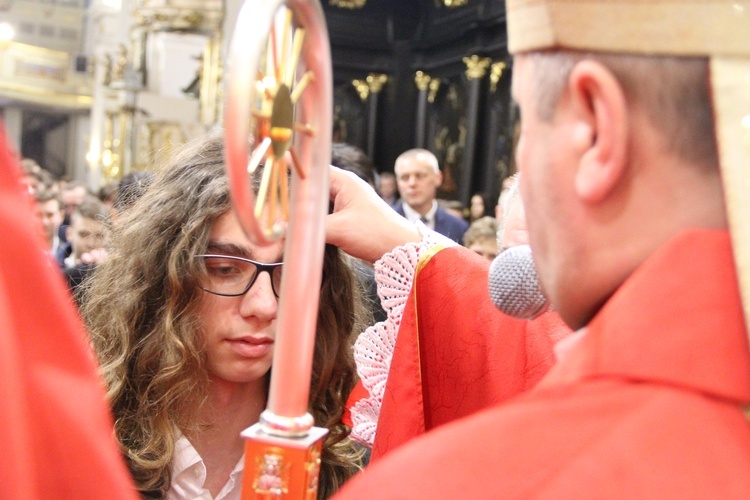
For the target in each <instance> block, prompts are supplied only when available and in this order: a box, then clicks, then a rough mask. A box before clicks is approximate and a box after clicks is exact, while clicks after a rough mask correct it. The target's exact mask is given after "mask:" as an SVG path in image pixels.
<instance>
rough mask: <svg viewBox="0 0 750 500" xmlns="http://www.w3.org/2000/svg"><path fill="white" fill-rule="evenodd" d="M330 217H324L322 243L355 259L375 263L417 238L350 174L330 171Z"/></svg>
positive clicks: (410, 225)
mask: <svg viewBox="0 0 750 500" xmlns="http://www.w3.org/2000/svg"><path fill="white" fill-rule="evenodd" d="M330 184H331V187H330V196H331V201H332V202H333V213H332V214H330V215H328V216H327V217H326V241H327V242H328V243H331V244H332V245H336V246H338V247H339V248H341V249H342V250H343V251H345V252H346V253H348V254H349V255H352V256H354V257H357V258H359V259H362V260H365V261H368V262H375V261H376V260H378V259H379V258H381V257H382V256H383V255H384V254H385V253H386V252H389V251H391V250H393V249H394V248H396V247H397V246H399V245H403V244H405V243H408V242H410V241H419V240H420V239H421V236H420V235H419V232H418V231H417V230H416V227H414V226H413V225H412V224H410V223H409V222H408V221H407V220H406V219H404V218H403V217H401V216H400V215H398V214H397V213H396V212H394V211H393V209H391V207H389V206H388V205H387V204H386V203H385V202H384V201H383V200H382V199H380V197H379V196H378V195H377V193H376V192H375V191H374V190H373V189H372V187H371V186H370V185H369V184H367V183H366V182H364V181H363V180H362V179H360V178H359V177H357V176H356V175H354V174H353V173H351V172H347V171H344V170H341V169H338V168H335V167H331V171H330Z"/></svg>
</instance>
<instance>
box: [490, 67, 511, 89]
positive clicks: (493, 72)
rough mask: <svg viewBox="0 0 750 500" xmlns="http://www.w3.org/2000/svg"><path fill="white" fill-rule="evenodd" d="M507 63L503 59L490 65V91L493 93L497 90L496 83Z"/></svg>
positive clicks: (498, 81)
mask: <svg viewBox="0 0 750 500" xmlns="http://www.w3.org/2000/svg"><path fill="white" fill-rule="evenodd" d="M507 67H508V65H507V64H506V63H505V62H504V61H500V62H496V63H492V66H491V67H490V91H491V92H492V93H493V94H494V93H495V92H496V91H497V84H498V83H500V79H501V78H502V77H503V72H504V71H505V68H507Z"/></svg>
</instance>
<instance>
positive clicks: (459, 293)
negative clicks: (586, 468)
mask: <svg viewBox="0 0 750 500" xmlns="http://www.w3.org/2000/svg"><path fill="white" fill-rule="evenodd" d="M488 273H489V262H488V261H487V260H486V259H484V258H482V257H480V256H479V255H477V254H475V253H474V252H471V251H469V250H467V249H466V248H463V247H451V248H447V249H444V250H441V251H439V252H437V253H436V254H435V255H434V256H433V257H432V258H431V259H430V260H429V262H427V263H426V265H423V267H422V268H421V269H420V270H419V271H418V273H417V276H416V277H415V280H414V286H413V288H412V291H411V293H410V295H409V298H408V301H407V303H406V307H405V310H404V316H403V320H402V323H401V328H400V330H399V333H398V338H397V340H396V347H395V350H394V354H393V360H392V362H391V369H390V371H389V374H388V382H387V384H386V389H385V394H384V397H383V405H382V408H381V411H380V417H379V420H378V429H377V433H376V435H375V443H374V446H373V454H372V460H373V461H377V460H378V459H379V458H380V457H382V456H383V455H385V454H386V453H388V452H389V451H391V450H393V449H394V448H396V447H398V446H400V445H402V444H404V443H405V442H407V441H409V440H410V439H413V438H414V437H417V436H419V435H420V434H423V433H424V432H426V431H429V430H431V429H433V428H435V427H438V426H440V425H443V424H446V423H448V422H451V421H453V420H456V419H459V418H462V417H465V416H467V415H470V414H472V413H475V412H477V411H479V410H482V409H485V408H487V407H489V406H492V405H495V404H497V403H499V402H501V401H505V400H507V399H508V398H510V397H513V396H515V395H517V394H519V393H521V392H523V391H525V390H527V389H530V388H531V387H533V386H534V385H535V384H536V383H537V382H538V381H539V380H540V379H541V378H542V376H543V375H544V374H545V373H546V372H547V371H548V370H549V368H550V367H551V366H552V364H553V363H554V354H553V351H552V346H553V340H552V339H557V338H559V337H561V336H564V335H566V334H567V333H568V332H569V331H570V330H569V329H568V327H567V326H565V325H564V324H563V323H562V320H561V319H560V318H559V316H558V315H557V314H556V313H547V314H544V315H542V316H540V317H539V318H538V319H536V320H534V321H524V320H518V319H514V318H511V317H509V316H506V315H504V314H503V313H501V312H500V311H498V310H497V308H495V306H494V305H493V304H492V301H491V299H490V296H489V291H488V288H487V287H488V285H487V279H488Z"/></svg>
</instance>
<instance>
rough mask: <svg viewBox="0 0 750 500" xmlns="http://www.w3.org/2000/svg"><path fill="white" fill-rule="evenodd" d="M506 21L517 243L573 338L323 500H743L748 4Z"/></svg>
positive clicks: (577, 7) (510, 12)
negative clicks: (509, 394) (529, 255)
mask: <svg viewBox="0 0 750 500" xmlns="http://www.w3.org/2000/svg"><path fill="white" fill-rule="evenodd" d="M506 13H507V26H508V43H509V50H510V52H511V53H512V54H513V55H514V63H513V82H512V95H513V97H514V99H515V101H516V102H517V103H518V106H519V109H520V114H521V125H520V128H521V132H520V139H519V142H518V149H517V151H516V159H517V165H518V170H519V172H520V174H521V178H522V182H521V183H520V190H521V196H522V198H523V203H524V207H525V214H526V220H527V224H528V232H529V241H530V246H531V249H532V251H533V255H534V260H535V265H536V269H537V271H538V274H539V277H540V280H541V284H542V288H543V289H544V291H545V293H546V294H547V297H548V298H549V299H550V302H551V304H552V306H553V307H554V308H555V309H556V310H557V311H558V312H559V314H560V316H561V317H562V318H563V320H564V321H565V322H566V323H567V324H568V325H569V326H570V327H571V328H573V329H575V330H576V332H575V333H574V334H573V335H571V336H569V337H568V338H566V339H565V340H563V341H562V342H564V343H565V345H564V349H562V350H558V353H559V355H558V359H557V363H556V364H555V366H554V367H553V368H552V370H550V371H549V373H547V375H546V376H545V377H544V378H543V379H542V380H541V382H540V383H539V384H538V385H537V386H536V387H534V388H533V389H531V391H529V392H527V393H525V394H523V395H522V396H520V397H518V398H515V399H514V400H511V401H508V402H506V403H504V404H500V405H497V406H496V407H495V408H492V409H489V410H487V411H484V412H481V413H479V414H477V415H475V416H472V417H471V418H467V419H464V420H462V421H460V422H455V423H454V424H452V425H448V426H445V427H444V428H442V429H439V430H436V431H435V432H433V433H431V434H430V435H427V436H424V438H422V439H419V440H414V441H413V442H411V443H409V444H407V445H405V446H403V447H402V448H400V449H399V450H397V451H394V452H393V454H391V455H390V456H388V457H385V458H384V459H383V460H381V461H380V462H379V463H373V464H372V465H371V466H370V467H369V468H368V471H367V474H363V475H362V476H360V477H359V478H358V479H357V480H355V481H352V482H351V483H350V484H349V485H347V486H348V487H347V488H345V489H344V490H343V491H342V492H341V498H356V499H363V498H374V497H378V498H388V497H393V496H396V495H398V496H400V497H403V498H415V497H420V498H434V497H443V498H454V497H461V498H480V497H483V498H528V497H534V498H563V499H566V498H571V499H572V498H582V497H584V498H611V497H628V498H688V497H690V498H750V475H748V474H747V473H746V472H747V471H748V470H750V425H748V420H747V407H748V405H750V351H749V350H748V329H747V321H748V319H750V318H747V317H746V316H745V315H746V314H747V313H748V311H750V307H748V306H749V305H750V299H749V297H750V295H748V293H749V292H750V286H748V284H750V281H748V279H750V275H748V269H750V267H749V266H748V265H747V264H748V263H749V262H750V260H748V259H749V257H750V218H748V214H750V212H749V211H748V210H747V208H748V200H747V196H746V194H747V192H748V189H749V186H750V184H749V183H748V179H749V178H750V177H749V176H748V165H749V164H750V163H749V162H748V160H749V159H750V148H749V147H748V146H749V145H750V143H748V141H747V125H744V126H743V121H746V117H747V116H748V114H750V94H748V92H747V89H748V82H750V37H748V27H749V26H750V11H748V10H747V9H743V8H742V7H741V6H738V4H737V2H736V1H734V0H717V1H711V2H675V1H672V0H650V1H649V2H633V1H626V0H613V1H609V2H606V6H603V5H602V4H601V2H560V1H553V0H541V1H535V2H528V1H527V0H508V1H507V9H506ZM707 19H711V20H712V22H710V23H708V22H706V20H707ZM347 201H348V200H346V199H341V200H338V202H339V206H342V205H348V204H349V203H347ZM730 227H731V230H730ZM369 230H370V231H371V232H374V229H373V228H372V227H370V228H369ZM392 234H395V232H394V231H392ZM422 293H424V292H422ZM743 295H744V302H743ZM420 297H421V295H420ZM472 312H473V313H475V314H476V312H474V311H472ZM431 320H432V321H437V320H438V318H436V317H433V318H431ZM421 324H422V323H421V322H420V326H421ZM558 346H560V345H559V344H558Z"/></svg>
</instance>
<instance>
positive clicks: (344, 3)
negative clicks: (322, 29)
mask: <svg viewBox="0 0 750 500" xmlns="http://www.w3.org/2000/svg"><path fill="white" fill-rule="evenodd" d="M366 3H367V0H328V5H331V6H333V7H340V8H342V9H361V8H362V7H364V6H365V4H366Z"/></svg>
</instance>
